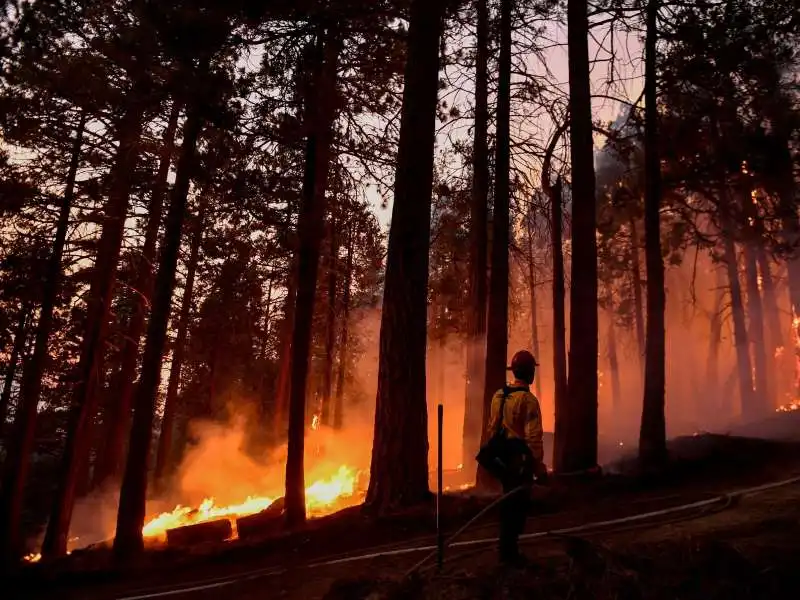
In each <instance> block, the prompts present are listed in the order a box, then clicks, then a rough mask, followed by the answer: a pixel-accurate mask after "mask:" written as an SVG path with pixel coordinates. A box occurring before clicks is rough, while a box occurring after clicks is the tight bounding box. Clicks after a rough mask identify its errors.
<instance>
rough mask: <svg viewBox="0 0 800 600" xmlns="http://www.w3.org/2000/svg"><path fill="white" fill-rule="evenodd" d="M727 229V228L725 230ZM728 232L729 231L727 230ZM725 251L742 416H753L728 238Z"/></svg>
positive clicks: (732, 249) (747, 358)
mask: <svg viewBox="0 0 800 600" xmlns="http://www.w3.org/2000/svg"><path fill="white" fill-rule="evenodd" d="M726 229H727V228H726ZM728 231H730V229H728ZM723 245H724V251H725V269H726V270H727V273H728V286H729V287H728V289H729V291H730V295H731V311H732V314H733V335H734V338H735V342H736V364H737V367H738V373H739V396H740V400H741V404H742V416H744V417H745V418H747V417H749V415H751V414H753V413H754V412H757V411H754V406H755V404H756V401H755V394H754V393H753V372H752V365H751V362H750V341H749V339H748V335H747V327H746V325H745V314H744V302H743V301H742V287H741V284H740V282H739V263H738V260H737V257H736V247H735V245H734V243H733V240H732V239H730V237H728V236H725V237H724V238H723Z"/></svg>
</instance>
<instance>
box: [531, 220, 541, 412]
mask: <svg viewBox="0 0 800 600" xmlns="http://www.w3.org/2000/svg"><path fill="white" fill-rule="evenodd" d="M528 291H529V293H530V298H531V348H533V355H534V356H535V357H536V358H537V360H538V359H539V317H538V314H537V313H538V312H539V311H538V307H537V302H536V297H537V295H538V294H537V293H536V269H535V268H534V264H533V228H532V227H531V228H530V230H529V231H528ZM536 396H537V397H538V398H541V397H542V378H541V377H537V378H536Z"/></svg>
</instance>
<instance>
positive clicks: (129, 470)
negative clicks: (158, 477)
mask: <svg viewBox="0 0 800 600" xmlns="http://www.w3.org/2000/svg"><path fill="white" fill-rule="evenodd" d="M206 60H207V59H206ZM207 68H208V67H207V66H204V67H201V69H202V71H201V73H202V72H204V70H205V69H207ZM198 77H202V74H200V75H198ZM202 109H203V106H202V103H201V102H200V101H199V100H195V101H194V103H193V104H192V105H191V106H190V108H189V110H188V111H187V115H186V122H185V124H184V128H183V144H182V146H181V155H180V159H179V161H178V166H177V171H176V177H175V187H174V188H173V190H172V195H171V198H170V203H169V210H168V212H167V220H166V227H165V231H164V243H163V247H162V249H161V257H160V260H159V265H158V274H157V275H156V281H155V288H154V292H155V293H154V297H153V310H152V314H151V317H150V321H149V323H148V325H147V339H146V341H145V347H144V356H143V357H142V372H141V375H140V378H139V385H138V386H137V387H136V399H135V404H134V414H133V423H132V425H131V437H130V449H129V451H128V459H127V461H126V464H125V474H124V477H123V479H122V489H121V490H120V498H119V511H118V512H117V533H116V536H115V537H114V553H115V555H116V556H117V557H118V558H121V559H126V558H128V557H129V556H131V555H132V554H134V553H137V552H139V551H141V550H142V549H143V548H144V540H143V538H142V527H143V526H144V519H145V501H146V497H147V474H148V465H149V462H150V449H151V442H152V437H153V421H154V418H155V408H156V398H157V396H158V386H159V383H160V381H161V361H162V359H163V358H164V346H165V343H166V339H167V326H168V323H169V315H170V309H171V307H172V293H173V290H174V288H175V271H176V269H177V266H178V254H179V252H180V246H181V230H182V229H183V222H184V220H185V217H186V204H187V198H188V196H189V186H190V183H191V176H192V173H193V171H194V168H195V153H196V150H197V140H198V137H199V136H200V132H201V130H202V128H203V121H204V119H203V117H202Z"/></svg>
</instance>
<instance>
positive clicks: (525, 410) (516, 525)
mask: <svg viewBox="0 0 800 600" xmlns="http://www.w3.org/2000/svg"><path fill="white" fill-rule="evenodd" d="M537 366H538V363H537V362H536V359H535V358H534V357H533V355H532V354H531V353H530V352H528V351H526V350H521V351H520V352H517V353H516V354H515V355H514V357H513V358H512V360H511V366H510V367H508V368H507V370H509V371H511V373H512V374H513V376H514V378H513V383H512V384H511V385H510V386H506V387H505V388H503V389H500V390H498V391H497V393H495V395H494V397H493V398H492V405H491V413H490V414H491V417H490V419H489V431H490V432H493V431H496V430H499V429H500V427H501V425H502V428H503V429H504V430H505V433H506V435H507V436H508V437H509V438H518V439H520V440H522V441H524V442H525V444H524V445H521V446H522V447H523V448H524V449H525V450H527V451H530V456H526V457H525V461H528V464H529V465H530V467H526V468H521V469H519V470H518V471H514V472H513V474H512V475H509V476H506V477H504V478H503V480H502V481H501V483H502V485H503V494H509V493H510V492H512V491H513V490H517V491H516V492H515V493H513V494H511V495H510V496H509V497H508V498H506V499H505V500H504V501H503V502H502V503H501V505H500V548H499V550H500V560H501V562H502V563H505V564H511V565H518V564H521V563H524V557H522V556H521V555H520V554H519V548H518V542H519V536H520V534H521V533H522V532H523V531H524V529H525V520H526V518H527V513H528V507H529V504H530V485H532V483H533V480H534V477H535V478H536V479H537V481H539V480H544V479H545V478H546V477H547V468H546V467H545V465H544V462H543V461H544V446H543V441H542V435H543V432H542V411H541V409H540V407H539V400H538V399H537V398H536V396H535V395H533V394H532V393H531V391H530V386H531V384H532V383H533V379H534V377H535V375H536V367H537ZM504 395H505V399H504V398H503V397H504ZM501 406H503V407H504V408H503V414H502V415H500V407H501ZM520 488H521V489H520Z"/></svg>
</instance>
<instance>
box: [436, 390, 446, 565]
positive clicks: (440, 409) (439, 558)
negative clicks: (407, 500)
mask: <svg viewBox="0 0 800 600" xmlns="http://www.w3.org/2000/svg"><path fill="white" fill-rule="evenodd" d="M436 409H437V410H436V412H437V426H438V430H439V436H438V438H439V439H438V442H437V456H436V460H437V463H438V473H437V479H438V481H437V483H438V490H437V492H436V548H437V555H436V562H437V565H438V567H439V570H441V568H442V563H443V562H444V528H443V526H442V429H443V427H442V424H443V422H444V406H443V405H442V404H439V405H438V406H437V407H436Z"/></svg>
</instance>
